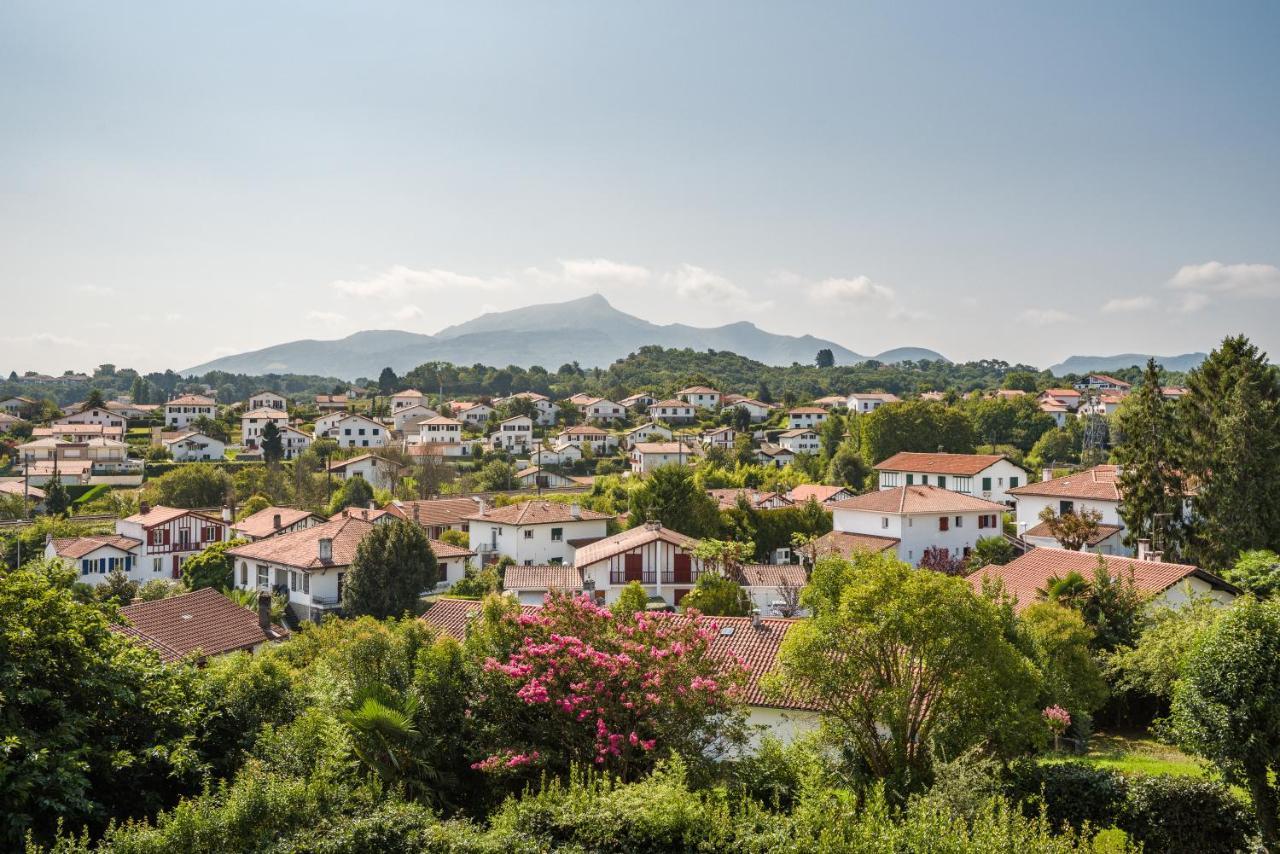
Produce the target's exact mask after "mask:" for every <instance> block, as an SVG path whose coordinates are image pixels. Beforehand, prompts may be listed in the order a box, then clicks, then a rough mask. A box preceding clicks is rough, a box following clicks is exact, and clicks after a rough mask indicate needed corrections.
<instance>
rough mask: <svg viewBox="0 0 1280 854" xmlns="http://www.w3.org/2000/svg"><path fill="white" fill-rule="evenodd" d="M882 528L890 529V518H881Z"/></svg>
mask: <svg viewBox="0 0 1280 854" xmlns="http://www.w3.org/2000/svg"><path fill="white" fill-rule="evenodd" d="M880 527H881V528H887V527H889V517H888V516H881V517H880Z"/></svg>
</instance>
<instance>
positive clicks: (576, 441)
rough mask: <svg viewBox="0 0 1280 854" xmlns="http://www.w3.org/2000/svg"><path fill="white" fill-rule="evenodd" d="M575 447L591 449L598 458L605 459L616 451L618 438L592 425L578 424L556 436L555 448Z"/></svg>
mask: <svg viewBox="0 0 1280 854" xmlns="http://www.w3.org/2000/svg"><path fill="white" fill-rule="evenodd" d="M566 445H577V446H578V447H579V448H587V447H589V448H591V450H592V451H593V452H594V453H595V454H596V456H599V457H606V456H609V455H610V454H612V453H614V452H615V451H617V450H618V437H617V436H615V435H614V434H613V433H610V432H609V431H608V430H602V429H601V428H599V427H596V426H594V425H592V424H579V425H578V426H576V427H566V428H564V429H563V430H561V431H560V433H559V435H557V436H556V447H557V448H563V447H565V446H566Z"/></svg>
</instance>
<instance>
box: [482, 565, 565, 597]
mask: <svg viewBox="0 0 1280 854" xmlns="http://www.w3.org/2000/svg"><path fill="white" fill-rule="evenodd" d="M502 589H503V590H512V591H520V590H532V591H537V590H570V591H573V592H577V591H580V590H582V571H581V570H579V569H578V568H577V567H573V566H553V565H543V566H509V567H507V570H506V573H505V574H504V575H503V576H502Z"/></svg>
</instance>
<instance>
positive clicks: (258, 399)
mask: <svg viewBox="0 0 1280 854" xmlns="http://www.w3.org/2000/svg"><path fill="white" fill-rule="evenodd" d="M244 408H245V411H246V412H252V411H253V410H255V409H278V410H280V411H281V412H284V411H285V410H286V409H288V408H289V401H288V400H286V399H285V396H284V395H283V394H276V393H275V392H274V391H265V390H264V391H259V392H255V393H254V394H251V395H249V402H248V403H246V404H245V407H244Z"/></svg>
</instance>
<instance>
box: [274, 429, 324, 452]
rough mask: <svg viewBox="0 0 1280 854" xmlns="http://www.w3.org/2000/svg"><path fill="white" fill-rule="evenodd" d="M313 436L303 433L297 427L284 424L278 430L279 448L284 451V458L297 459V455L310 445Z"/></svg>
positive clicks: (313, 439)
mask: <svg viewBox="0 0 1280 854" xmlns="http://www.w3.org/2000/svg"><path fill="white" fill-rule="evenodd" d="M314 441H315V438H314V437H313V436H311V435H310V434H308V433H303V432H302V431H301V430H299V429H298V428H297V427H293V426H290V425H288V424H286V425H285V426H284V427H283V428H282V429H281V430H280V448H281V450H283V451H284V458H285V459H286V460H293V459H297V457H298V455H299V454H301V453H302V452H303V451H305V450H306V449H307V448H310V447H311V443H312V442H314Z"/></svg>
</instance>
